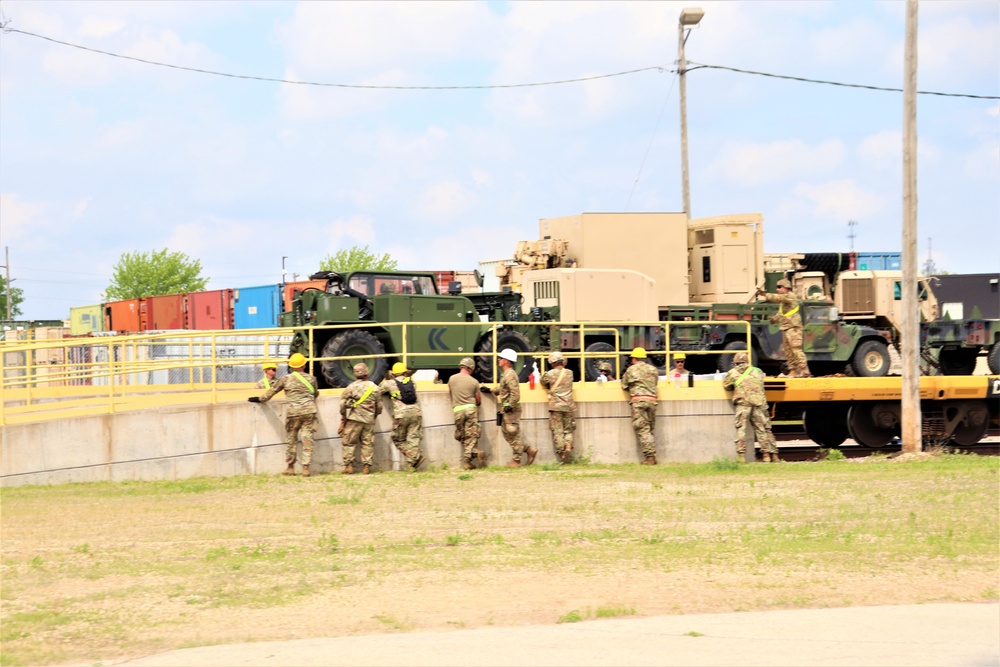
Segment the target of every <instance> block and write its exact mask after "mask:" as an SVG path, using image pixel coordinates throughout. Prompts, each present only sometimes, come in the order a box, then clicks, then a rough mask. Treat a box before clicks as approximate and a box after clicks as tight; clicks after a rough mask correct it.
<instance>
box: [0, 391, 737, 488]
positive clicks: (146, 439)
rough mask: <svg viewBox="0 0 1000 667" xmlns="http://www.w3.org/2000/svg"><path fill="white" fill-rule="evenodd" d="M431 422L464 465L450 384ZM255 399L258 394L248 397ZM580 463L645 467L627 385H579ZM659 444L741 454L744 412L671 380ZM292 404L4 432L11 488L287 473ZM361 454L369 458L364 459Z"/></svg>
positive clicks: (334, 409)
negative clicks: (739, 414)
mask: <svg viewBox="0 0 1000 667" xmlns="http://www.w3.org/2000/svg"><path fill="white" fill-rule="evenodd" d="M417 386H418V389H419V392H420V405H421V407H422V408H423V415H424V444H423V449H424V454H425V456H426V457H427V459H428V464H429V465H440V464H442V463H447V464H448V465H449V466H452V467H457V466H459V465H460V464H461V448H460V446H459V444H458V443H457V442H456V441H455V439H454V425H453V421H452V410H451V403H450V401H449V398H448V392H447V388H446V387H444V386H442V385H434V384H431V383H424V382H420V383H418V385H417ZM253 394H254V392H252V391H248V392H247V396H250V395H253ZM339 394H340V391H339V390H333V391H326V390H324V392H322V395H321V396H320V398H319V402H318V405H319V411H320V419H319V428H318V431H317V433H316V445H315V449H314V451H313V465H312V470H313V471H314V472H332V471H339V470H340V469H341V466H342V464H343V458H342V448H341V442H340V438H339V437H338V436H337V426H338V425H339V422H340V397H339ZM574 394H575V396H576V400H577V431H576V445H575V450H576V455H577V456H583V457H588V458H589V459H590V460H591V461H594V462H598V463H630V462H631V463H635V462H638V461H640V460H641V458H642V457H641V453H640V449H639V446H638V443H637V441H636V438H635V433H634V432H633V431H632V423H631V418H630V413H629V406H628V403H627V401H626V400H625V394H624V393H623V392H622V391H621V389H620V387H619V386H618V383H608V384H606V385H599V384H595V383H586V384H577V385H576V387H575V389H574ZM659 398H660V403H659V408H658V410H657V419H656V429H655V436H656V441H657V459H658V460H659V461H660V462H695V463H700V462H707V461H711V460H713V459H715V458H729V459H732V458H735V456H736V449H735V446H734V444H733V440H734V437H735V431H734V427H733V409H732V406H731V405H730V402H729V397H728V396H727V395H726V393H725V392H724V391H723V390H722V388H721V383H720V382H718V381H706V382H701V383H697V384H696V385H695V386H693V387H687V386H683V387H677V386H674V385H673V384H668V383H663V382H661V384H660V388H659ZM545 400H546V396H545V393H544V392H543V391H542V390H541V389H534V390H529V389H528V387H527V386H526V385H525V386H524V387H522V402H523V404H524V410H523V417H522V431H523V434H524V439H525V442H526V443H528V444H531V445H533V446H535V447H538V450H539V454H538V458H537V459H536V463H546V462H551V461H555V460H556V457H555V451H554V449H553V447H552V438H551V434H550V433H549V428H548V410H547V406H546V403H545ZM384 405H385V410H384V411H383V413H382V415H381V416H380V417H379V419H378V421H377V422H376V428H375V466H376V469H377V470H400V469H402V468H404V467H405V465H404V464H405V461H403V460H402V457H401V456H400V454H399V452H398V450H397V449H396V448H395V447H394V446H393V445H392V441H391V440H390V437H389V436H390V431H391V429H392V417H391V409H390V408H389V407H388V401H387V400H386V401H385V403H384ZM284 413H285V404H284V401H283V400H281V399H280V398H279V399H275V400H272V401H271V402H270V403H267V404H264V405H255V404H252V403H246V402H242V401H241V402H237V403H221V404H216V405H196V406H186V407H163V408H156V409H149V410H141V411H134V412H123V413H116V414H109V415H98V416H93V417H84V418H77V419H64V420H53V421H47V422H38V423H33V424H16V425H10V426H4V427H0V485H2V486H20V485H25V484H63V483H68V482H95V481H121V480H138V479H143V480H154V479H184V478H190V477H200V476H228V475H256V474H275V473H279V472H281V471H282V470H283V469H284V467H285V462H284ZM495 414H496V404H495V401H494V399H493V397H492V396H488V395H484V396H483V405H482V407H481V408H480V420H481V422H482V424H483V435H482V438H481V439H480V445H479V446H480V449H483V450H485V451H486V453H487V455H488V461H489V464H490V465H504V464H506V463H508V462H509V461H510V459H511V450H510V446H509V445H507V443H506V441H504V440H503V438H502V436H500V437H499V442H498V436H499V433H498V429H497V427H496V425H495ZM357 455H358V456H359V457H360V452H358V453H357Z"/></svg>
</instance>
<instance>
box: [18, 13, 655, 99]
mask: <svg viewBox="0 0 1000 667" xmlns="http://www.w3.org/2000/svg"><path fill="white" fill-rule="evenodd" d="M0 28H3V31H4V32H16V33H20V34H22V35H28V36H30V37H37V38H39V39H44V40H47V41H49V42H54V43H56V44H62V45H63V46H71V47H73V48H74V49H82V50H83V51H90V52H91V53H100V54H101V55H105V56H111V57H112V58H123V59H125V60H134V61H136V62H140V63H145V64H146V65H156V66H158V67H169V68H171V69H180V70H186V71H188V72H197V73H199V74H211V75H213V76H225V77H229V78H232V79H250V80H252V81H267V82H270V83H288V84H293V85H297V86H323V87H327V88H363V89H369V90H488V89H493V88H529V87H532V86H555V85H559V84H563V83H579V82H581V81H593V80H595V79H609V78H611V77H615V76H626V75H628V74H637V73H639V72H648V71H651V70H659V71H661V72H662V71H668V72H673V71H674V70H670V69H667V68H666V67H664V66H662V65H652V66H650V67H641V68H639V69H633V70H628V71H626V72H615V73H613V74H596V75H594V76H584V77H580V78H576V79H562V80H559V81H541V82H538V83H510V84H497V85H492V86H367V85H361V84H354V83H323V82H319V81H294V80H291V79H274V78H271V77H266V76H252V75H249V74H230V73H228V72H217V71H214V70H208V69H200V68H198V67H185V66H183V65H172V64H170V63H161V62H157V61H155V60H146V59H144V58H136V57H135V56H126V55H122V54H120V53H112V52H111V51H101V50H100V49H92V48H90V47H89V46H81V45H80V44H73V43H71V42H63V41H61V40H58V39H53V38H51V37H46V36H45V35H38V34H36V33H33V32H28V31H26V30H17V29H16V28H6V27H3V26H0Z"/></svg>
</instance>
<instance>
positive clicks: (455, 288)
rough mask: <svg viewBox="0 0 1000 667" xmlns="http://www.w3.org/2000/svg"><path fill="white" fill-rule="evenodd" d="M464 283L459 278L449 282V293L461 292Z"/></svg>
mask: <svg viewBox="0 0 1000 667" xmlns="http://www.w3.org/2000/svg"><path fill="white" fill-rule="evenodd" d="M461 293H462V283H461V281H459V280H452V281H450V282H449V283H448V294H461Z"/></svg>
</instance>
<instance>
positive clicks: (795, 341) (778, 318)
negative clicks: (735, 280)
mask: <svg viewBox="0 0 1000 667" xmlns="http://www.w3.org/2000/svg"><path fill="white" fill-rule="evenodd" d="M757 294H758V295H760V294H763V295H764V298H765V299H767V300H768V301H770V302H772V303H777V304H778V314H776V315H772V316H771V324H777V325H778V326H780V327H781V350H782V352H784V353H785V359H787V360H788V375H789V377H794V378H809V377H812V374H811V373H810V372H809V364H808V362H807V361H806V354H805V352H803V351H802V315H801V314H800V313H799V300H798V299H797V298H796V297H795V295H794V294H793V293H792V283H790V282H789V281H788V280H787V279H785V278H782V279H781V280H779V281H778V293H777V294H768V293H767V292H763V291H761V290H758V291H757Z"/></svg>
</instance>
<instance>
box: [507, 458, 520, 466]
mask: <svg viewBox="0 0 1000 667" xmlns="http://www.w3.org/2000/svg"><path fill="white" fill-rule="evenodd" d="M504 467H505V468H520V467H521V462H520V461H518V460H517V459H514V460H513V461H511V462H510V463H508V464H507V465H506V466H504Z"/></svg>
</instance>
